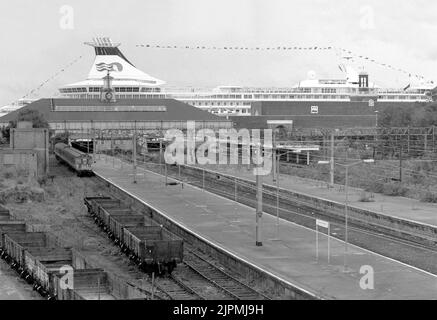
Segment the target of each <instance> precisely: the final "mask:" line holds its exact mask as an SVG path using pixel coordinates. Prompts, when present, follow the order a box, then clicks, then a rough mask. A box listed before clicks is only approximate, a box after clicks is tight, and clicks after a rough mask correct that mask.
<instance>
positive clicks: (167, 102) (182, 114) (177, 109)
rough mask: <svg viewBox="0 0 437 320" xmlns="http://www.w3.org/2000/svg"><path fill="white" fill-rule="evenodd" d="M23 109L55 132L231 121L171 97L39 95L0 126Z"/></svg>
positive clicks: (209, 125) (228, 123) (225, 124)
mask: <svg viewBox="0 0 437 320" xmlns="http://www.w3.org/2000/svg"><path fill="white" fill-rule="evenodd" d="M24 110H37V111H39V112H40V113H41V114H42V116H43V117H44V118H45V119H46V120H47V122H48V123H49V125H50V129H52V130H54V131H55V133H56V132H67V131H68V132H90V131H91V130H120V129H132V130H133V129H135V128H136V129H137V130H167V129H182V130H183V129H185V128H186V126H187V121H195V122H196V127H197V128H210V129H220V128H230V127H232V122H231V121H229V120H227V119H225V118H223V117H219V116H216V115H213V114H211V113H208V112H206V111H202V110H199V109H198V108H195V107H192V106H190V105H188V104H186V103H183V102H180V101H177V100H174V99H124V100H117V101H104V100H103V101H102V100H99V99H40V100H37V101H35V102H33V103H31V104H29V105H27V106H25V107H23V108H21V109H20V110H16V111H14V112H11V113H9V114H7V115H5V116H3V117H1V118H0V127H3V126H7V125H8V124H9V122H10V121H13V120H16V119H17V116H18V113H19V112H20V111H24Z"/></svg>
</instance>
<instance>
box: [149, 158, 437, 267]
mask: <svg viewBox="0 0 437 320" xmlns="http://www.w3.org/2000/svg"><path fill="white" fill-rule="evenodd" d="M141 166H142V167H144V168H146V169H147V170H150V171H153V172H155V173H157V174H161V173H160V171H159V168H158V167H157V166H156V164H153V163H151V164H150V165H148V164H142V165H141ZM167 172H168V175H169V177H171V178H173V179H176V180H181V181H183V182H184V183H187V184H191V185H193V186H196V187H199V188H202V187H203V182H202V175H201V174H200V173H199V174H198V175H196V174H188V173H187V172H186V171H185V170H183V169H182V170H181V171H180V173H179V170H178V168H177V167H175V166H173V167H172V166H167ZM179 174H180V176H179ZM225 180H226V179H216V180H214V181H211V180H210V179H206V180H205V183H204V186H205V189H206V190H207V191H209V192H212V193H215V194H217V195H220V196H223V197H225V198H228V199H230V200H234V201H235V194H234V191H235V190H234V184H233V182H232V181H230V180H228V181H225ZM263 199H264V212H266V213H269V214H271V215H276V201H277V200H276V195H274V194H271V193H269V192H266V193H265V195H264V197H263ZM237 200H238V202H239V203H242V204H245V205H247V206H250V207H255V205H256V203H255V190H254V188H253V187H249V185H248V187H244V186H240V187H239V188H238V193H237ZM279 208H280V209H279V216H280V218H282V219H285V220H288V221H290V222H293V223H296V224H299V225H302V226H304V227H307V228H310V229H315V223H314V221H315V219H316V218H317V219H324V220H327V221H329V222H330V223H331V236H332V237H335V238H338V239H340V240H343V239H344V236H345V228H344V219H343V218H341V217H337V216H333V215H330V214H329V213H327V212H325V211H324V210H321V209H320V208H316V207H314V206H311V205H310V204H308V203H303V202H302V201H299V200H296V199H292V198H288V197H284V196H283V195H281V196H280V199H279ZM322 232H323V231H322ZM348 240H349V242H350V243H351V244H353V245H357V246H359V247H362V248H365V249H368V250H370V251H373V252H375V253H378V254H381V255H383V256H386V257H389V258H392V259H395V260H398V261H401V262H404V263H407V264H409V265H413V266H415V267H418V268H420V269H423V270H425V271H428V272H431V273H434V274H437V247H435V246H432V245H425V244H422V243H420V242H416V241H412V240H410V239H405V238H402V236H401V235H400V236H397V235H392V234H387V233H385V232H384V230H383V229H381V230H378V229H372V228H370V227H368V226H366V224H365V223H363V224H361V223H360V224H356V223H354V222H352V221H349V231H348Z"/></svg>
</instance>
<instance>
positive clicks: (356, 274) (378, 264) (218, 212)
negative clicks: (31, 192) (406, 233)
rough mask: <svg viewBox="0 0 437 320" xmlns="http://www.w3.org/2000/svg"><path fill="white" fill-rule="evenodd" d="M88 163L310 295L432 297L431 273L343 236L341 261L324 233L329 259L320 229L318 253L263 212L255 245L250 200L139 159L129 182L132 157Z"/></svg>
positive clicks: (312, 243)
mask: <svg viewBox="0 0 437 320" xmlns="http://www.w3.org/2000/svg"><path fill="white" fill-rule="evenodd" d="M94 171H95V173H96V174H97V175H98V176H99V177H101V178H102V179H104V180H106V181H108V182H110V183H112V184H114V185H116V186H117V187H118V188H120V189H122V190H123V191H124V192H126V193H128V194H129V195H131V196H133V197H135V198H137V199H139V200H141V201H142V202H143V203H145V204H147V205H148V206H150V207H151V208H154V209H155V210H159V212H160V213H161V214H163V215H165V216H167V217H168V218H169V219H171V220H172V221H174V222H175V223H177V224H178V225H179V226H181V227H182V228H185V229H187V230H189V231H191V232H192V233H195V234H196V235H198V236H199V237H202V238H203V239H204V240H206V241H208V242H210V243H211V245H213V246H216V247H219V248H221V249H222V250H225V251H226V252H228V253H229V254H230V255H234V256H238V257H239V258H240V259H242V260H245V261H246V262H248V263H250V264H252V265H254V266H256V267H257V268H259V269H262V270H263V272H265V273H269V274H271V275H273V276H275V277H277V278H280V279H282V281H284V282H286V283H288V284H290V285H291V286H293V287H296V288H299V289H300V290H302V291H305V292H308V293H309V294H311V295H313V296H314V297H316V298H322V299H437V277H436V276H435V275H432V274H430V273H428V272H425V271H422V270H420V269H417V268H415V267H412V266H409V265H406V264H403V263H401V262H398V261H395V260H392V259H389V258H386V257H383V256H381V255H378V254H375V253H373V252H370V251H367V250H365V249H362V248H359V247H356V246H353V245H350V244H349V245H348V251H347V252H348V253H347V255H346V257H347V263H346V268H344V248H345V244H344V242H343V241H341V240H338V239H335V238H332V237H331V238H330V239H329V242H330V261H329V262H328V252H327V251H328V250H327V248H328V238H327V236H326V235H322V234H319V242H318V248H319V256H318V259H317V257H316V232H315V231H314V230H310V229H308V228H305V227H302V226H299V225H296V224H294V223H291V222H288V221H285V220H282V221H281V240H277V239H274V238H275V234H276V218H275V217H273V216H270V215H268V214H264V215H263V216H262V222H261V239H260V240H262V242H263V246H260V247H259V246H256V245H255V210H254V209H252V208H249V207H247V206H244V205H242V204H239V203H236V202H234V201H231V200H228V199H225V198H222V197H220V196H217V195H214V194H211V193H209V192H207V191H203V190H201V189H198V188H195V187H191V186H189V185H184V187H183V188H182V187H181V186H180V185H166V184H165V177H163V176H161V175H158V174H156V173H152V172H150V171H147V170H145V169H143V168H140V167H138V169H137V179H136V180H137V183H133V175H132V165H129V164H127V163H124V164H122V163H121V161H120V160H118V159H117V160H115V161H112V159H110V160H109V161H108V160H107V159H104V158H101V159H99V160H97V162H96V163H95V165H94ZM169 181H171V180H170V178H169ZM369 271H370V273H369ZM372 272H373V281H372V274H371V273H372ZM372 284H373V285H372Z"/></svg>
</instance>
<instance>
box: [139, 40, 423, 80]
mask: <svg viewBox="0 0 437 320" xmlns="http://www.w3.org/2000/svg"><path fill="white" fill-rule="evenodd" d="M136 47H139V48H149V49H184V50H187V49H188V50H216V51H219V50H224V51H336V52H339V51H341V52H343V53H345V54H348V55H349V56H351V57H352V58H355V59H361V60H363V61H367V62H371V63H373V64H376V65H378V66H381V67H384V68H387V69H390V70H393V71H397V72H401V73H403V74H405V75H407V76H409V77H416V78H418V79H421V80H424V79H425V77H424V76H422V75H419V74H413V73H411V72H409V71H407V70H405V69H402V68H397V67H395V66H393V65H391V64H389V63H383V62H379V61H377V60H375V59H372V58H370V57H367V56H365V55H359V54H356V53H354V52H353V51H350V50H347V49H344V48H339V47H334V46H311V47H302V46H291V47H290V46H277V47H263V46H259V47H242V46H199V45H197V46H193V45H191V46H190V45H185V46H183V45H154V44H137V45H136Z"/></svg>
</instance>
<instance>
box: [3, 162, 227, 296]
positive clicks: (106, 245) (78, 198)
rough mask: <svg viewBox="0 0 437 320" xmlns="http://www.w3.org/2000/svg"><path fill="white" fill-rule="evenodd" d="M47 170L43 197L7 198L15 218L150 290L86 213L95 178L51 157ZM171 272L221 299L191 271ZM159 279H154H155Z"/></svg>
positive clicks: (145, 277)
mask: <svg viewBox="0 0 437 320" xmlns="http://www.w3.org/2000/svg"><path fill="white" fill-rule="evenodd" d="M50 165H51V167H50V174H51V175H53V176H54V178H53V179H48V180H47V182H46V183H45V184H44V185H42V186H41V187H42V189H44V192H45V194H44V200H43V201H40V202H39V201H35V200H27V201H20V202H19V203H16V202H15V201H13V200H11V201H9V202H8V203H7V204H6V207H7V208H8V209H10V210H11V212H12V213H13V214H14V215H15V216H16V217H17V218H18V219H22V220H26V221H29V222H31V223H32V224H34V225H40V227H41V229H42V230H44V231H50V232H51V233H53V234H54V235H56V236H58V237H59V238H60V239H62V240H63V241H64V242H65V243H66V244H67V245H69V246H72V247H74V248H76V249H78V250H80V251H81V252H82V253H83V254H84V255H85V256H86V257H89V258H91V259H92V260H93V261H94V262H96V264H97V265H99V266H100V267H101V268H103V269H104V270H105V271H107V272H111V273H114V274H116V275H118V276H122V277H123V278H125V280H126V281H129V282H130V283H131V284H133V285H135V286H137V287H141V288H144V289H145V290H147V291H151V278H150V277H149V276H148V275H147V274H144V273H142V272H140V271H139V270H138V268H137V266H136V265H135V264H133V263H132V262H131V261H130V260H129V259H128V258H127V257H126V256H125V255H124V254H122V253H121V252H120V250H119V248H118V247H117V246H115V245H113V243H112V242H111V241H110V240H109V239H108V238H107V237H106V235H105V234H104V233H103V232H101V230H100V229H99V228H98V227H97V226H96V225H95V224H94V221H93V220H92V219H91V217H90V216H89V215H88V213H87V210H86V207H85V205H84V204H83V197H84V196H87V195H96V194H99V193H100V194H105V191H104V190H102V189H99V185H98V183H97V181H96V179H95V178H79V177H77V176H76V175H75V173H74V172H72V171H70V170H69V169H68V168H66V167H65V166H63V165H59V164H58V163H57V161H55V160H54V159H52V161H51V163H50ZM175 275H177V276H178V277H179V278H180V279H181V280H183V281H184V282H185V283H187V284H188V285H190V281H191V282H192V285H193V287H195V288H196V290H198V292H199V294H200V295H201V296H202V297H206V298H207V299H221V298H223V294H222V293H221V292H220V291H219V290H218V289H217V288H215V287H214V286H212V285H211V284H210V283H207V282H206V281H203V283H202V281H201V279H190V277H189V275H191V273H189V272H187V273H185V272H184V268H180V270H178V269H177V268H176V270H175ZM159 281H160V279H157V282H158V283H159Z"/></svg>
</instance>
